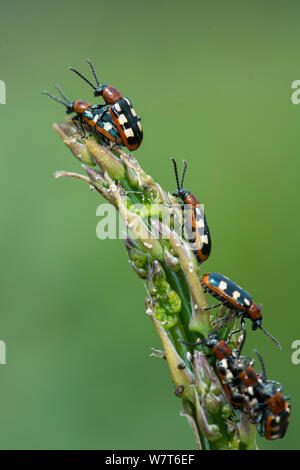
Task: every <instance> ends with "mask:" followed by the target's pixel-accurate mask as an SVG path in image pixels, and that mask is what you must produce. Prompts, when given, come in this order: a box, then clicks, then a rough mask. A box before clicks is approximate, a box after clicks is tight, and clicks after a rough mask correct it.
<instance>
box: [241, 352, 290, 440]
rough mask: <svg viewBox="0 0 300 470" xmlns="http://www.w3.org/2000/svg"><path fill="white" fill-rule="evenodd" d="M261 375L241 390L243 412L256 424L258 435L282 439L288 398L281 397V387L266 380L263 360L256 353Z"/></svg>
mask: <svg viewBox="0 0 300 470" xmlns="http://www.w3.org/2000/svg"><path fill="white" fill-rule="evenodd" d="M255 353H256V354H257V356H258V357H259V360H260V363H261V366H262V371H263V372H262V374H260V375H259V379H258V380H256V381H255V382H254V383H251V384H250V385H247V386H246V387H244V388H242V390H241V391H242V394H243V395H244V397H245V400H244V404H245V411H246V412H248V414H249V418H250V420H251V421H252V422H254V423H255V424H256V427H257V430H258V432H259V434H260V435H261V436H263V437H265V438H266V439H268V440H274V439H281V438H282V437H284V435H285V433H286V431H287V428H288V425H289V421H290V405H289V403H288V400H289V397H286V396H284V395H282V393H281V391H282V385H281V384H280V383H279V382H275V381H274V380H268V379H267V377H266V370H265V365H264V362H263V359H262V357H261V355H260V354H259V352H258V351H255Z"/></svg>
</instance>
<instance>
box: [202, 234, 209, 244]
mask: <svg viewBox="0 0 300 470" xmlns="http://www.w3.org/2000/svg"><path fill="white" fill-rule="evenodd" d="M200 240H201V242H202V243H205V245H208V236H207V235H200Z"/></svg>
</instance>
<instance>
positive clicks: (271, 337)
mask: <svg viewBox="0 0 300 470" xmlns="http://www.w3.org/2000/svg"><path fill="white" fill-rule="evenodd" d="M259 329H260V330H262V331H263V332H264V333H265V334H266V335H267V336H269V338H270V339H271V340H272V341H273V342H274V343H275V344H276V346H277V348H278V349H281V344H280V343H279V341H277V339H275V338H274V336H272V335H271V334H270V333H269V332H268V331H267V330H265V329H264V328H263V327H262V326H259Z"/></svg>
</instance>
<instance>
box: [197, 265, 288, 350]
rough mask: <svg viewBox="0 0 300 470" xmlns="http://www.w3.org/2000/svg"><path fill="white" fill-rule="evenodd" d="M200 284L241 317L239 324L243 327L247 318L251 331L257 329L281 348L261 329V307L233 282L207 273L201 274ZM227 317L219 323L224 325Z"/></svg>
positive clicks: (221, 275) (277, 343) (278, 345)
mask: <svg viewBox="0 0 300 470" xmlns="http://www.w3.org/2000/svg"><path fill="white" fill-rule="evenodd" d="M200 282H201V284H202V286H203V288H204V291H205V292H206V291H208V292H209V293H210V294H211V295H213V296H214V297H216V298H217V299H218V300H220V301H221V304H223V305H225V306H226V307H228V308H230V309H231V310H235V311H236V315H237V317H241V323H242V326H243V327H244V319H245V318H249V319H250V320H251V322H252V329H253V330H256V329H257V328H259V329H260V330H262V331H263V332H264V333H265V334H266V335H267V336H268V337H269V338H271V339H272V341H274V343H275V344H276V345H277V347H278V348H279V349H281V346H280V344H279V342H278V341H277V340H276V339H275V338H274V337H273V336H272V335H270V333H269V332H268V331H266V330H265V329H264V328H263V327H262V309H261V305H258V304H256V303H255V302H254V301H253V300H252V297H251V295H250V294H248V292H246V291H245V290H244V289H242V288H241V287H240V286H238V285H237V284H236V283H235V282H233V281H231V280H230V279H228V277H226V276H223V274H218V273H207V274H203V276H202V277H201V278H200ZM219 305H220V304H217V305H212V306H211V307H207V308H206V310H210V309H212V308H215V307H218V306H219ZM228 317H229V315H228V316H226V315H225V317H223V319H221V320H220V321H221V323H224V322H225V321H226V320H227V319H228Z"/></svg>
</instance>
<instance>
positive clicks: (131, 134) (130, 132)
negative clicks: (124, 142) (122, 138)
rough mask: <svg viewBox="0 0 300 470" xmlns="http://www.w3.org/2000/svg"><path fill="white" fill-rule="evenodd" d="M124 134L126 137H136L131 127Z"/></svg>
mask: <svg viewBox="0 0 300 470" xmlns="http://www.w3.org/2000/svg"><path fill="white" fill-rule="evenodd" d="M124 134H125V135H126V137H134V133H133V130H132V129H131V127H130V128H129V129H124Z"/></svg>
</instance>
